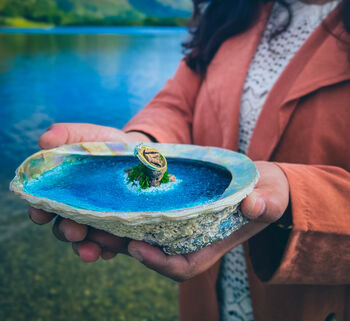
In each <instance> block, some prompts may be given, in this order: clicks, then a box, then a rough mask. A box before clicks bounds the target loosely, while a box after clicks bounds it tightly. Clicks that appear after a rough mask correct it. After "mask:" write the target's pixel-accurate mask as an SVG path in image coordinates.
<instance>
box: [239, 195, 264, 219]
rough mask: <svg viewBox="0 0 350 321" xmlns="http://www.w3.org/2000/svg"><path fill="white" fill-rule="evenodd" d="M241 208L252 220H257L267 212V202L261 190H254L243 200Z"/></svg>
mask: <svg viewBox="0 0 350 321" xmlns="http://www.w3.org/2000/svg"><path fill="white" fill-rule="evenodd" d="M241 210H242V212H243V213H244V216H246V217H247V218H249V219H251V220H255V219H257V218H258V217H260V216H261V215H263V214H264V213H265V211H266V203H265V200H264V198H263V197H262V195H261V194H260V193H259V191H257V190H254V191H253V192H252V193H251V194H250V195H249V196H248V197H246V198H245V199H244V200H243V202H242V204H241Z"/></svg>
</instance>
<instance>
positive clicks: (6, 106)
mask: <svg viewBox="0 0 350 321" xmlns="http://www.w3.org/2000/svg"><path fill="white" fill-rule="evenodd" d="M190 13H191V1H190V0H0V25H1V27H0V147H1V157H0V168H1V169H0V209H1V215H0V320H2V321H10V320H14V321H21V320H26V321H31V320H36V321H44V320H45V321H46V320H51V321H56V320H57V321H58V320H62V321H63V320H64V321H78V320H79V321H80V320H84V321H89V320H113V321H114V320H115V321H118V320H125V321H133V320H140V321H146V320H147V321H148V320H177V319H178V317H177V286H176V284H175V282H172V281H170V280H168V279H166V278H164V277H161V276H159V275H158V274H156V273H154V272H151V271H149V270H147V269H145V268H144V267H142V266H141V265H140V264H139V263H137V262H136V261H134V260H132V259H130V258H127V257H123V256H118V257H117V258H115V259H113V260H111V261H102V260H101V261H99V262H97V263H92V264H86V263H82V262H80V260H79V258H78V257H76V256H75V255H74V254H73V252H72V250H71V248H70V246H69V245H67V244H63V243H60V242H58V241H56V240H55V239H54V237H53V236H52V234H51V227H50V226H45V227H39V226H35V225H34V224H32V223H31V222H30V221H29V219H28V218H27V206H26V204H24V203H23V202H22V201H20V200H19V199H17V198H16V197H14V196H13V195H11V194H10V193H9V192H8V185H9V183H10V180H11V179H12V178H13V177H14V172H15V169H16V168H17V167H18V166H19V164H20V163H21V162H22V161H23V160H24V159H25V158H26V157H27V156H29V155H30V154H32V153H33V152H35V151H37V150H38V149H39V148H38V146H37V140H38V138H39V137H40V135H41V134H42V133H43V132H44V131H45V130H46V128H47V127H48V126H50V125H51V124H52V123H55V122H90V123H95V124H101V125H107V126H114V127H118V128H120V127H122V126H123V125H124V124H125V123H126V122H127V121H128V120H129V119H130V118H131V117H132V116H133V115H134V114H135V113H137V111H138V110H140V109H141V108H142V107H143V106H144V105H145V104H146V103H147V102H148V101H149V100H150V99H151V98H152V97H153V96H154V95H155V94H156V93H157V91H158V90H159V89H160V88H161V87H162V86H163V85H164V83H165V81H166V79H168V78H169V77H171V76H172V74H173V73H174V71H175V69H176V66H177V64H178V62H179V60H180V59H181V56H182V54H181V42H182V41H183V40H184V39H186V29H185V28H184V27H183V26H184V25H185V24H186V22H187V19H188V17H189V15H190Z"/></svg>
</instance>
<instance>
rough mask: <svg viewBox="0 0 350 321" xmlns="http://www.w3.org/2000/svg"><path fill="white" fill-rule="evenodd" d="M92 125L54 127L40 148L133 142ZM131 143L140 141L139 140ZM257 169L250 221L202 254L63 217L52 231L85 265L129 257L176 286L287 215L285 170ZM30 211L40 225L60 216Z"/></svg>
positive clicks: (247, 206) (246, 207)
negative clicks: (166, 249) (171, 252)
mask: <svg viewBox="0 0 350 321" xmlns="http://www.w3.org/2000/svg"><path fill="white" fill-rule="evenodd" d="M61 126H66V128H65V129H63V128H60V127H61ZM74 126H82V127H81V130H78V128H74ZM85 126H89V128H86V127H85ZM90 126H93V125H68V124H65V125H55V126H54V127H53V129H51V130H50V131H52V130H54V132H51V133H50V131H49V132H47V133H45V134H44V135H43V136H42V137H41V139H40V146H41V147H44V148H45V147H46V148H47V147H54V146H58V145H59V144H62V143H66V142H67V141H68V142H77V141H82V140H85V141H87V140H89V141H91V140H93V139H94V138H95V140H99V139H100V138H101V139H102V140H114V139H117V140H118V138H119V140H122V139H129V136H126V137H125V136H124V135H125V134H124V133H122V132H120V131H118V130H115V129H110V128H108V129H105V128H106V127H100V126H93V127H90ZM86 129H87V130H86ZM95 129H96V130H95ZM62 133H65V134H64V136H63V138H64V137H66V138H65V140H64V139H63V138H62ZM85 133H86V134H85ZM84 134H85V135H86V136H84ZM135 134H138V133H135ZM119 135H120V136H119ZM127 135H129V134H127ZM140 135H142V134H140ZM86 137H88V138H86ZM145 137H146V138H147V136H145ZM68 138H69V139H73V141H70V140H69V139H68ZM137 138H139V137H137ZM140 138H142V137H140ZM130 139H135V137H132V138H130ZM255 164H256V166H257V168H258V170H259V172H260V179H259V182H258V183H257V185H256V187H255V189H254V191H253V192H252V193H251V194H250V195H249V196H248V197H247V198H246V199H245V200H244V201H243V202H242V207H241V208H242V211H243V213H244V215H245V216H246V217H248V218H250V219H251V221H250V222H249V223H248V224H246V225H245V226H243V227H242V228H241V229H240V230H238V231H236V232H234V233H233V234H232V235H230V236H229V237H227V238H226V239H224V240H222V241H220V242H217V243H215V244H213V245H211V246H208V247H206V248H204V249H202V250H200V251H198V252H195V253H191V254H187V255H175V256H168V255H166V254H164V253H163V252H162V251H161V250H160V249H158V248H156V247H153V246H151V245H149V244H147V243H145V242H141V241H132V240H129V239H126V238H119V237H116V236H113V235H111V234H109V233H107V232H103V231H99V230H96V229H93V228H87V226H85V225H81V224H78V223H76V222H74V221H72V220H69V219H62V218H60V217H58V218H57V219H56V222H55V224H54V227H53V232H54V234H55V235H56V237H57V238H58V239H59V240H61V241H66V242H72V244H73V250H74V251H75V253H76V254H77V255H79V256H80V258H81V259H82V260H83V261H85V262H93V261H96V260H98V259H99V258H100V257H101V258H103V259H111V258H113V257H114V256H115V255H117V254H118V253H122V254H129V255H131V256H133V257H134V258H136V259H138V260H139V261H140V262H142V263H143V264H144V265H146V266H147V267H149V268H151V269H153V270H155V271H157V272H159V273H161V274H163V275H165V276H167V277H169V278H172V279H174V280H176V281H184V280H187V279H190V278H192V277H194V276H196V275H198V274H200V273H202V272H204V271H205V270H206V269H208V268H209V267H210V266H212V265H213V264H214V263H215V262H216V261H217V260H219V259H220V258H221V257H222V256H223V255H224V254H225V253H226V252H228V251H229V250H231V249H232V248H233V247H235V246H237V245H239V244H241V243H243V242H245V241H246V240H248V239H249V238H250V237H252V236H254V235H255V234H257V233H259V232H260V231H261V230H262V229H264V228H265V227H266V226H268V225H269V224H270V223H272V222H275V221H277V220H278V219H279V218H280V217H281V216H282V215H283V213H284V212H285V210H286V208H287V206H288V203H289V185H288V181H287V178H286V176H285V175H284V173H283V171H282V170H281V169H280V168H279V167H278V166H277V165H275V164H274V163H269V162H256V163H255ZM29 212H30V216H31V219H32V220H33V221H34V222H36V223H37V224H45V223H48V222H49V221H51V220H52V219H53V217H54V216H55V215H53V214H48V213H45V212H43V211H41V210H37V209H34V208H31V209H30V211H29Z"/></svg>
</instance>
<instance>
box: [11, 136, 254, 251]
mask: <svg viewBox="0 0 350 321" xmlns="http://www.w3.org/2000/svg"><path fill="white" fill-rule="evenodd" d="M147 145H149V146H150V147H154V148H156V149H157V150H159V151H160V152H161V153H162V154H163V155H164V156H165V157H167V158H168V159H169V158H182V159H187V160H193V161H203V162H208V163H212V164H215V165H218V166H221V167H223V168H225V169H226V170H228V171H229V172H230V173H231V175H232V179H231V182H230V184H229V186H228V187H227V188H226V190H225V191H224V193H223V194H222V195H221V197H220V198H219V199H218V200H216V201H214V202H212V203H209V204H203V205H199V206H194V207H189V208H183V209H175V210H168V211H161V212H160V211H159V212H157V211H154V212H142V211H140V212H99V211H94V210H88V209H81V208H76V207H72V206H70V205H67V204H64V203H60V202H57V201H54V200H51V199H47V198H42V197H37V196H35V195H31V194H28V193H26V192H25V191H24V184H25V182H27V181H28V180H31V179H34V178H36V177H38V176H40V175H41V174H43V173H45V172H46V171H49V170H51V169H53V168H55V167H57V166H59V165H60V164H62V163H63V162H64V161H65V160H66V158H67V157H72V156H74V155H76V156H82V155H84V156H89V155H91V156H116V157H117V156H132V155H133V154H134V149H135V147H136V146H137V143H130V144H125V143H119V142H103V143H101V142H98V143H79V144H73V145H63V146H61V147H58V148H54V149H51V150H43V151H40V152H38V153H36V154H33V155H32V156H30V157H29V158H27V159H26V160H25V161H24V162H23V163H22V164H21V165H20V167H19V168H18V169H17V171H16V176H15V178H14V179H13V180H12V182H11V184H10V190H11V191H12V192H14V193H15V194H16V195H18V196H19V197H21V198H22V199H24V200H26V201H27V202H28V203H29V204H30V205H31V206H33V207H35V208H39V209H43V210H45V211H48V212H53V213H57V214H58V215H60V216H62V217H65V218H70V219H72V220H74V221H76V222H78V223H81V224H87V225H90V226H92V227H95V228H97V229H101V230H104V231H107V232H109V233H112V234H114V235H117V236H120V237H128V238H131V239H135V240H143V241H146V242H148V243H150V244H152V245H156V246H159V247H160V248H162V249H163V251H164V252H165V253H167V254H170V255H175V254H185V253H191V252H195V251H197V250H199V249H201V248H203V247H205V246H208V245H210V244H212V243H214V242H216V241H219V240H221V239H223V238H225V237H227V236H229V235H230V234H231V233H232V232H234V231H236V230H238V229H239V228H240V227H242V226H243V225H244V224H246V223H247V222H248V220H247V219H246V218H245V217H244V216H243V215H242V214H241V212H240V211H239V204H240V202H241V201H242V200H243V199H244V198H245V197H246V196H247V195H248V194H249V193H250V192H252V190H253V188H254V186H255V184H256V182H257V181H258V178H259V173H258V171H257V169H256V167H255V165H254V163H253V162H252V161H251V160H250V159H249V158H248V157H246V156H245V155H242V154H239V153H236V152H233V151H230V150H226V149H222V148H217V147H203V146H196V145H182V144H157V143H148V144H147Z"/></svg>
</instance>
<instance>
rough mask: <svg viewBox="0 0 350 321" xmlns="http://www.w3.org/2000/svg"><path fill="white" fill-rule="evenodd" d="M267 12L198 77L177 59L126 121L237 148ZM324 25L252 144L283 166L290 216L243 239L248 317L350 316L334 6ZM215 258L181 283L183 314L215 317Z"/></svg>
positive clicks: (188, 319) (345, 76) (344, 127)
mask: <svg viewBox="0 0 350 321" xmlns="http://www.w3.org/2000/svg"><path fill="white" fill-rule="evenodd" d="M268 13H269V7H266V8H265V9H264V10H263V11H262V14H261V19H260V20H259V21H258V22H257V23H256V24H255V25H254V26H253V27H252V28H251V29H250V30H248V31H247V32H245V33H244V34H241V35H239V36H236V37H233V38H231V39H229V40H227V41H226V42H225V43H224V44H223V45H222V46H221V48H220V49H219V51H218V53H217V54H216V56H215V57H214V59H213V61H212V62H211V64H210V66H209V68H208V71H207V74H206V76H205V77H204V78H201V77H200V76H198V75H196V74H195V73H193V72H192V71H191V70H190V69H189V68H188V67H187V66H186V64H185V63H184V62H181V63H180V66H179V68H178V70H177V72H176V74H175V76H174V77H173V78H172V79H171V80H169V81H168V82H167V84H166V85H165V87H164V89H163V90H161V91H160V92H159V94H158V95H157V96H156V97H155V98H154V99H153V100H152V101H151V102H150V103H149V104H148V105H147V106H146V107H145V108H144V109H143V110H142V111H141V112H140V113H139V114H138V115H136V116H135V117H134V118H133V119H132V120H131V121H130V123H129V124H127V126H126V127H125V130H126V131H131V130H136V131H142V132H145V133H148V134H150V135H152V136H153V137H154V138H155V139H156V140H157V141H159V142H164V143H165V142H167V143H193V144H198V145H208V146H219V147H223V148H228V149H231V150H237V146H238V133H239V113H240V99H241V94H242V88H243V84H244V80H245V77H246V74H247V71H248V68H249V64H250V61H251V59H252V57H253V55H254V52H255V50H256V48H257V45H258V43H259V39H260V37H261V34H262V32H263V30H264V27H265V24H266V19H267V16H268ZM326 25H327V28H324V27H323V26H320V27H318V28H317V30H315V32H314V33H313V34H312V35H311V36H310V38H309V39H308V40H307V42H306V43H305V44H304V45H303V47H302V48H301V49H300V50H299V51H298V52H297V54H296V55H295V56H294V58H293V59H292V61H291V62H290V63H289V65H288V66H287V67H286V69H285V70H284V72H283V73H282V75H281V76H280V78H279V79H278V81H277V82H276V84H275V85H274V87H273V88H272V90H271V92H270V93H269V96H268V98H267V100H266V102H265V105H264V107H263V109H262V112H261V114H260V117H259V119H258V122H257V124H256V128H255V131H254V133H253V137H252V140H251V144H250V147H249V153H248V155H249V156H250V157H251V158H252V159H253V160H266V161H274V162H278V163H279V165H280V166H281V168H282V169H283V170H284V172H285V174H286V175H287V177H288V181H289V185H290V200H291V201H290V205H291V212H292V218H293V229H292V230H291V231H290V232H285V231H279V230H278V231H277V230H276V228H274V227H269V228H267V229H266V230H264V231H263V232H261V233H260V234H259V235H257V236H256V237H254V238H252V239H251V240H250V242H249V245H250V246H249V251H248V250H247V252H246V254H247V255H246V258H247V263H248V270H249V271H248V273H249V281H250V286H251V296H252V304H253V310H254V317H255V321H266V320H267V321H282V320H283V321H323V320H326V319H327V317H328V316H330V315H331V314H332V313H335V314H336V315H337V319H338V320H343V321H349V320H350V285H349V284H350V174H349V170H350V131H349V129H350V64H349V60H348V52H346V48H345V46H343V45H342V44H341V43H340V42H339V41H338V40H337V39H336V38H335V37H333V36H332V35H331V33H330V32H332V33H334V34H340V33H341V32H342V31H343V29H342V25H341V23H340V22H339V19H338V16H337V9H336V10H335V11H334V12H333V13H331V15H330V16H329V17H328V18H327V20H326ZM326 29H329V30H326ZM287 233H289V234H287ZM219 264H220V263H219V262H218V263H217V264H215V265H214V266H213V267H212V268H211V269H209V270H208V271H207V272H205V273H203V274H201V275H199V276H197V277H195V278H194V279H191V280H189V281H187V282H184V283H182V284H180V290H179V293H180V318H181V320H182V321H215V320H218V319H219V316H218V303H217V296H216V294H217V293H216V281H217V276H218V271H219ZM346 284H348V285H346ZM327 320H328V319H327Z"/></svg>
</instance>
